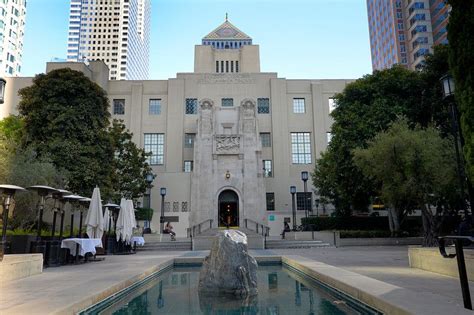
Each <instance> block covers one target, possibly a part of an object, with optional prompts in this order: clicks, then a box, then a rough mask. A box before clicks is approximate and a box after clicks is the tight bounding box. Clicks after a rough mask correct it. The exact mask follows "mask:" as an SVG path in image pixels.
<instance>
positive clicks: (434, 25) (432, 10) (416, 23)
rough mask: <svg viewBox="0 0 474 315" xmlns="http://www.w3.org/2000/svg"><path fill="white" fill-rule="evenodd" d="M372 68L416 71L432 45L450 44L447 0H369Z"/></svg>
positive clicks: (430, 50) (431, 48)
mask: <svg viewBox="0 0 474 315" xmlns="http://www.w3.org/2000/svg"><path fill="white" fill-rule="evenodd" d="M367 12H368V18H369V35H370V47H371V55H372V69H373V70H381V69H386V68H390V67H392V66H393V65H395V64H400V65H404V66H406V67H408V68H410V69H413V70H416V69H419V68H420V67H421V66H422V65H423V61H424V58H425V55H426V54H429V53H432V52H433V46H434V45H439V44H446V43H447V38H446V37H447V33H446V25H447V23H448V17H449V6H448V5H447V4H446V3H445V1H444V0H367Z"/></svg>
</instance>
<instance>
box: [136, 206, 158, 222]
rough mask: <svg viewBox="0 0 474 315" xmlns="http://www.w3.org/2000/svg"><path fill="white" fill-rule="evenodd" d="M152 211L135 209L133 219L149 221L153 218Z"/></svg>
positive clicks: (149, 209)
mask: <svg viewBox="0 0 474 315" xmlns="http://www.w3.org/2000/svg"><path fill="white" fill-rule="evenodd" d="M153 211H154V210H153V209H151V208H137V212H135V218H136V219H137V220H151V218H152V217H153Z"/></svg>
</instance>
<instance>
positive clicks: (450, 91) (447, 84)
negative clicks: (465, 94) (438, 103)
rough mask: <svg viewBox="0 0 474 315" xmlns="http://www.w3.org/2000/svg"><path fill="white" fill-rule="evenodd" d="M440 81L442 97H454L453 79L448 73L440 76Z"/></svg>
mask: <svg viewBox="0 0 474 315" xmlns="http://www.w3.org/2000/svg"><path fill="white" fill-rule="evenodd" d="M440 81H441V83H442V85H443V94H444V97H445V98H446V97H449V96H452V95H454V90H455V85H454V79H453V77H452V76H451V75H450V74H449V73H448V74H445V75H444V76H442V77H441V79H440Z"/></svg>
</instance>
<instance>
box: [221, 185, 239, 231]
mask: <svg viewBox="0 0 474 315" xmlns="http://www.w3.org/2000/svg"><path fill="white" fill-rule="evenodd" d="M238 226H239V196H237V194H236V193H235V192H234V191H232V190H224V191H223V192H221V193H220V194H219V227H238Z"/></svg>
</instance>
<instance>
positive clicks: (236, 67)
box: [235, 61, 239, 72]
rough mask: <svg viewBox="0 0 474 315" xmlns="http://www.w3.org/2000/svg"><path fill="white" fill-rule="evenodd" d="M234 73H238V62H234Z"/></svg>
mask: <svg viewBox="0 0 474 315" xmlns="http://www.w3.org/2000/svg"><path fill="white" fill-rule="evenodd" d="M235 72H239V61H236V62H235Z"/></svg>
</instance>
